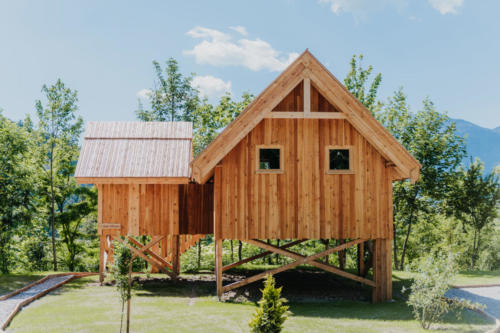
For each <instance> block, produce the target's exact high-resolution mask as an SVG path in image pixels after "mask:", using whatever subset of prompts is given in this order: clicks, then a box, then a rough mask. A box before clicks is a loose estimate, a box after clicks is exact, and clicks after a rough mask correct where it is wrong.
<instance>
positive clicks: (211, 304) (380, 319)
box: [7, 272, 493, 333]
mask: <svg viewBox="0 0 500 333" xmlns="http://www.w3.org/2000/svg"><path fill="white" fill-rule="evenodd" d="M398 274H399V272H396V273H395V289H396V288H400V287H401V285H402V284H406V283H408V280H407V278H408V277H403V276H400V277H399V276H398ZM464 279H469V277H467V276H466V277H464ZM96 281H97V277H95V276H92V277H85V278H81V279H77V280H74V281H72V282H70V283H68V284H66V285H65V286H64V287H62V288H60V289H58V290H56V291H55V292H53V293H51V294H49V295H47V296H45V297H43V298H42V299H40V300H37V301H35V302H34V303H32V304H31V305H30V306H28V307H27V308H26V309H24V310H23V311H21V312H20V313H19V314H18V315H17V316H16V317H15V318H14V320H13V321H12V323H11V325H10V326H9V327H8V329H7V333H9V332H117V331H118V329H119V324H120V304H119V299H118V295H117V291H116V289H115V287H113V286H102V287H101V286H99V285H98V283H96ZM259 283H260V282H259ZM213 285H214V283H213V282H208V281H207V282H206V283H200V282H193V283H191V284H187V285H186V284H176V283H173V282H169V283H166V284H162V283H152V284H148V285H144V286H143V287H139V288H137V289H135V290H134V296H133V299H132V319H131V331H132V332H248V330H249V329H248V322H249V320H250V318H251V316H252V314H253V312H254V311H255V309H256V305H255V303H253V302H241V303H236V302H218V301H217V299H216V298H215V297H214V296H213V295H214V293H215V290H214V286H213ZM284 288H286V285H285V287H284ZM290 311H291V312H292V314H291V316H290V318H289V319H288V320H287V321H286V323H285V332H401V331H404V332H407V333H410V332H424V331H423V330H422V329H420V327H419V324H418V323H417V322H416V321H415V320H413V316H412V313H411V310H410V309H409V308H408V307H407V306H406V304H405V303H404V301H403V300H402V299H399V298H398V299H397V300H396V301H395V302H392V303H383V304H376V305H374V304H370V303H368V302H360V301H330V300H323V301H317V300H316V301H315V300H311V299H308V300H305V301H300V302H291V303H290ZM492 327H493V323H492V322H491V321H489V320H487V319H485V318H483V317H482V316H480V315H478V314H476V313H473V312H469V311H467V312H465V313H464V315H463V317H462V319H461V320H457V319H455V317H454V316H452V315H449V316H447V317H446V318H445V319H444V322H443V323H442V324H439V328H440V329H442V330H444V331H446V332H485V331H487V330H488V329H491V328H492Z"/></svg>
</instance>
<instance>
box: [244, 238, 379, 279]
mask: <svg viewBox="0 0 500 333" xmlns="http://www.w3.org/2000/svg"><path fill="white" fill-rule="evenodd" d="M361 242H364V240H361V239H358V240H354V241H350V242H348V243H344V244H342V245H339V246H336V247H333V248H330V249H327V250H325V251H322V252H319V253H316V254H314V255H312V256H308V257H306V256H303V255H300V254H298V253H295V252H292V251H289V250H286V249H282V248H279V247H276V246H274V245H270V244H267V243H265V242H263V241H260V240H247V243H249V244H252V245H255V246H258V247H260V248H262V249H264V250H268V251H271V252H274V253H278V254H281V255H284V256H287V257H289V258H292V259H295V260H296V262H297V263H298V264H297V266H298V265H300V264H309V265H311V266H315V267H318V268H321V269H323V270H325V271H328V272H331V273H334V274H337V275H340V276H343V277H345V278H348V279H351V280H354V281H357V282H361V283H364V284H367V285H369V286H372V287H374V286H375V282H374V281H372V280H368V279H365V278H362V277H360V276H357V275H354V274H351V273H348V272H346V271H343V270H341V269H339V268H337V267H335V266H331V265H328V264H325V263H321V262H317V261H315V260H316V259H319V258H321V257H324V256H326V255H328V254H330V253H333V252H337V251H341V250H343V249H345V248H348V247H350V246H353V245H356V244H358V243H361Z"/></svg>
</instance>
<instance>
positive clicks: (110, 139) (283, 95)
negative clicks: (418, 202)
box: [76, 50, 421, 302]
mask: <svg viewBox="0 0 500 333" xmlns="http://www.w3.org/2000/svg"><path fill="white" fill-rule="evenodd" d="M120 126H122V127H123V128H125V127H127V126H128V127H127V128H128V129H127V130H125V129H121V130H119V129H118V128H122V127H120ZM108 127H109V128H108ZM111 127H116V128H117V129H116V131H112V130H111V129H110V128H111ZM99 128H100V129H101V130H98V129H99ZM181 128H182V129H181ZM127 131H128V132H127ZM86 133H88V134H86V137H85V140H84V144H83V148H82V153H81V156H80V160H79V164H78V168H77V172H76V177H77V179H78V181H79V182H80V183H92V184H97V186H98V189H99V233H100V235H101V239H102V240H101V249H103V250H102V251H101V253H102V255H101V267H102V269H101V270H103V269H104V265H105V260H104V259H103V257H105V254H106V252H109V245H108V244H109V242H107V241H106V239H109V238H110V237H116V239H121V238H119V237H117V236H119V235H121V236H126V237H130V236H139V235H150V236H153V238H152V239H153V240H152V242H151V243H149V244H147V245H143V244H141V243H136V245H137V248H134V249H133V251H134V253H136V254H137V255H138V256H141V257H143V258H145V259H146V258H147V260H148V261H150V262H151V263H153V264H154V265H155V266H157V267H158V268H159V269H162V270H163V271H165V272H168V273H169V274H172V275H173V276H175V274H176V273H178V256H179V253H180V252H181V251H180V250H179V245H178V244H179V241H177V240H174V241H171V239H179V237H193V236H192V235H199V234H210V233H213V234H214V238H215V251H216V255H215V261H216V265H215V266H216V281H217V294H218V295H219V297H220V296H222V294H223V293H224V292H226V291H229V290H231V289H234V288H238V287H240V286H243V285H245V284H248V283H251V282H254V281H257V280H259V279H262V278H263V277H264V276H265V275H266V273H269V272H270V273H279V272H282V271H285V270H288V269H291V268H294V267H297V266H298V265H301V264H308V265H312V266H315V267H318V268H320V269H324V270H326V271H329V272H332V273H334V274H338V275H340V276H343V277H346V278H348V279H352V280H355V281H358V282H361V283H364V284H366V285H369V286H371V287H373V301H374V302H380V301H384V300H389V299H391V298H392V268H391V267H392V260H391V258H392V257H391V242H392V239H393V219H392V182H393V181H396V180H403V179H410V180H411V181H416V180H418V177H419V172H420V167H421V166H420V164H419V162H418V161H416V160H415V159H414V158H413V157H412V156H411V155H410V154H409V153H408V152H407V151H406V150H405V149H404V148H403V147H402V146H401V145H400V144H399V143H398V142H397V141H396V140H395V139H394V137H392V136H391V135H390V133H389V132H387V130H385V128H384V127H383V126H382V125H381V124H380V123H378V121H377V120H375V118H373V116H372V115H371V113H370V111H368V110H367V109H366V108H365V107H364V106H363V105H362V104H361V103H360V102H359V101H358V100H357V99H356V98H355V97H354V96H353V95H351V94H350V93H349V92H348V91H347V89H346V88H345V87H344V86H343V85H342V84H341V83H340V82H339V81H338V80H337V79H336V78H335V77H334V76H333V75H332V74H331V73H330V72H329V71H328V70H327V69H326V68H325V67H323V66H322V65H321V64H320V63H319V62H318V60H317V59H316V58H314V57H313V56H312V55H311V53H309V52H308V51H307V50H306V51H305V52H304V53H303V54H302V55H300V56H299V57H298V58H297V59H296V60H295V61H294V62H293V63H292V64H291V65H290V66H288V68H287V69H285V71H284V72H283V73H281V74H280V75H279V76H278V78H277V79H276V80H275V81H274V82H272V83H271V84H270V85H269V86H268V87H267V88H266V89H265V90H264V91H263V92H262V93H261V94H260V95H259V96H258V97H257V98H256V99H255V100H254V101H253V102H252V103H251V104H250V105H249V106H248V107H247V108H246V109H245V110H244V111H243V112H242V113H241V114H240V115H239V116H238V117H237V118H236V119H235V120H234V121H233V122H232V123H231V124H229V125H228V126H227V128H226V129H224V131H222V132H221V133H220V134H219V136H218V137H217V138H216V139H215V140H214V141H213V142H212V143H211V144H210V145H209V146H208V147H207V148H206V149H205V150H204V151H202V152H201V153H200V154H199V155H198V156H197V157H196V158H195V159H194V160H193V161H191V162H190V160H191V139H190V138H191V127H190V125H189V124H186V123H125V124H124V123H90V124H89V125H88V128H87V132H86ZM124 133H126V134H124ZM115 141H117V142H115ZM119 142H120V143H119ZM189 162H190V163H189ZM176 237H177V238H176ZM191 239H195V238H191ZM225 239H231V240H241V241H244V242H247V243H249V244H252V245H255V246H257V247H260V248H262V249H263V250H264V251H265V252H264V253H263V254H260V255H258V256H256V257H262V256H263V255H264V254H271V253H276V254H279V255H284V256H287V257H289V258H292V259H294V260H295V261H294V262H292V263H289V264H286V265H284V266H282V267H278V268H275V269H273V270H271V271H269V272H264V273H262V274H257V275H255V276H252V277H249V278H247V279H245V280H242V281H239V282H235V283H232V284H229V285H225V286H224V285H223V283H222V274H223V272H224V271H226V270H227V269H230V268H232V267H236V266H238V265H241V264H243V263H245V262H249V261H251V260H253V259H255V258H256V257H252V258H246V259H244V260H242V261H240V262H236V263H232V264H229V265H226V266H223V264H222V242H223V240H225ZM263 239H275V240H278V239H279V240H290V241H289V242H288V243H287V244H284V245H281V246H274V245H271V244H268V243H266V242H264V241H262V240H263ZM309 239H318V240H330V239H335V240H336V241H337V242H336V244H335V246H333V247H329V242H325V250H324V251H322V252H320V253H317V254H314V255H311V256H303V255H300V254H298V253H295V252H293V251H291V250H290V249H289V248H291V246H293V245H295V244H298V243H300V242H303V241H305V240H309ZM134 241H135V240H134ZM135 242H137V241H135ZM160 242H161V245H160V247H161V249H163V248H164V247H165V248H166V249H167V251H166V252H162V253H161V254H160V255H158V254H157V253H158V249H154V246H155V245H156V244H158V243H160ZM163 242H165V244H166V245H163ZM170 244H174V245H173V247H172V250H169V249H170ZM186 244H187V245H186V247H187V246H188V245H189V244H194V243H193V242H192V241H191V243H189V241H186ZM352 246H357V253H358V263H359V274H357V275H356V274H352V273H349V272H347V271H345V270H344V269H343V267H342V265H341V267H335V266H332V265H330V264H329V263H328V262H325V261H323V260H320V259H321V258H323V257H327V256H328V255H330V254H333V253H340V255H342V254H343V253H344V252H345V250H346V249H347V248H349V247H352ZM365 247H368V249H369V251H370V253H371V257H372V260H371V265H372V267H373V279H368V278H366V277H365V274H363V272H365V271H366V268H367V267H365V266H366V265H367V263H365V260H364V258H365V255H364V253H365ZM174 248H176V249H174ZM161 251H163V250H161ZM169 251H171V253H172V255H171V256H170V257H168V254H167V253H170V252H169ZM174 257H175V259H170V260H173V261H172V262H169V260H168V259H167V258H174Z"/></svg>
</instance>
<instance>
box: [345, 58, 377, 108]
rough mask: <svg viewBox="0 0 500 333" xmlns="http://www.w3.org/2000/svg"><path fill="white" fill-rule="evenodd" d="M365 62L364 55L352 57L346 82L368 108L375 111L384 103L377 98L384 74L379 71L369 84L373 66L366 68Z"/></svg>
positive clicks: (347, 86)
mask: <svg viewBox="0 0 500 333" xmlns="http://www.w3.org/2000/svg"><path fill="white" fill-rule="evenodd" d="M362 62H363V55H362V54H360V55H359V56H358V57H356V55H353V56H352V58H351V62H350V65H351V70H350V71H349V73H347V76H346V77H345V79H344V84H345V86H346V88H347V90H349V91H350V92H351V93H352V94H353V95H354V96H355V97H356V98H357V99H358V100H359V101H360V102H361V103H362V104H363V105H364V106H365V107H366V108H367V109H368V110H370V111H371V112H372V113H375V112H376V111H378V110H379V109H380V107H381V106H382V103H380V102H379V101H378V100H377V93H378V89H379V87H380V84H381V83H382V74H381V73H378V74H377V75H375V77H374V78H373V80H372V82H371V83H370V85H369V86H368V79H369V78H370V76H371V74H372V72H373V67H372V66H371V65H370V66H368V68H367V69H364V68H363V67H362V65H361V63H362Z"/></svg>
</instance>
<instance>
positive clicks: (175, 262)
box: [172, 235, 180, 276]
mask: <svg viewBox="0 0 500 333" xmlns="http://www.w3.org/2000/svg"><path fill="white" fill-rule="evenodd" d="M179 245H180V244H179V235H172V271H173V272H174V274H175V275H176V276H177V275H179V273H180V253H179V250H180V249H179Z"/></svg>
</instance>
